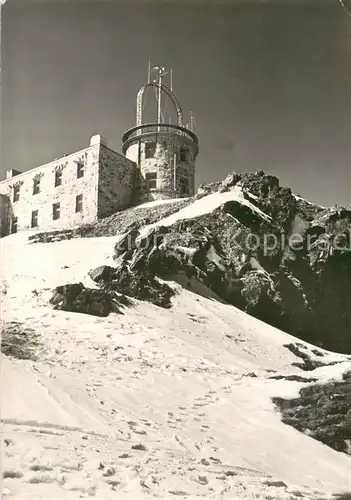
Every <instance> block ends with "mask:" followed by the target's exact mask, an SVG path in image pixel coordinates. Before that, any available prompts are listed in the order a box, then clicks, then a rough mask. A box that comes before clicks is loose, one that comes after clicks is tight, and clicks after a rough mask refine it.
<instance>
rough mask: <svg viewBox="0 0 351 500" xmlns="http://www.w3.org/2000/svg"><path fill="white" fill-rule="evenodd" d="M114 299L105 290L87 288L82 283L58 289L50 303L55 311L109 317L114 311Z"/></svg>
mask: <svg viewBox="0 0 351 500" xmlns="http://www.w3.org/2000/svg"><path fill="white" fill-rule="evenodd" d="M113 299H114V297H113V296H112V295H111V294H110V293H108V292H105V291H103V290H94V289H91V288H85V287H84V285H83V284H82V283H72V284H68V285H63V286H58V287H56V288H55V290H54V292H53V295H52V297H51V300H50V303H51V304H52V305H53V306H54V309H58V310H61V311H70V312H78V313H85V314H91V315H94V316H108V314H109V313H110V312H112V310H114V307H113V306H114V300H113ZM116 312H117V310H116Z"/></svg>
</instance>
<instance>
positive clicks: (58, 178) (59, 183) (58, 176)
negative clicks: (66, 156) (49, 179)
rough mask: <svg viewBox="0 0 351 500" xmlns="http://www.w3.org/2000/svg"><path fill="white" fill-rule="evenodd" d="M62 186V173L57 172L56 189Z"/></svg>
mask: <svg viewBox="0 0 351 500" xmlns="http://www.w3.org/2000/svg"><path fill="white" fill-rule="evenodd" d="M61 184H62V171H61V170H56V172H55V187H57V186H61Z"/></svg>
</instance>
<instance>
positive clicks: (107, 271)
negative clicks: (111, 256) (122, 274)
mask: <svg viewBox="0 0 351 500" xmlns="http://www.w3.org/2000/svg"><path fill="white" fill-rule="evenodd" d="M115 272H116V270H115V269H114V268H113V267H110V266H99V267H96V268H95V269H91V270H90V271H89V272H88V275H89V276H90V278H91V279H92V280H93V281H95V283H100V282H102V281H104V282H106V281H111V279H112V278H113V275H114V274H115Z"/></svg>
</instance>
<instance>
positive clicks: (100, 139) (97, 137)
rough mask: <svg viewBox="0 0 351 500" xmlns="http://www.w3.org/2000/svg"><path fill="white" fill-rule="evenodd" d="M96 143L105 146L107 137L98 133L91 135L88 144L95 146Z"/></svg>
mask: <svg viewBox="0 0 351 500" xmlns="http://www.w3.org/2000/svg"><path fill="white" fill-rule="evenodd" d="M96 144H102V145H103V146H107V139H105V137H103V136H102V135H100V134H96V135H93V136H91V138H90V146H95V145H96Z"/></svg>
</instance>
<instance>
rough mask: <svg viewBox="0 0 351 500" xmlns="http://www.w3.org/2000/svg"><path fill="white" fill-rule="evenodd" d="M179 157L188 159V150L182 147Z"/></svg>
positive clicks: (182, 159)
mask: <svg viewBox="0 0 351 500" xmlns="http://www.w3.org/2000/svg"><path fill="white" fill-rule="evenodd" d="M179 159H180V161H187V151H186V149H185V148H180V152H179Z"/></svg>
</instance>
